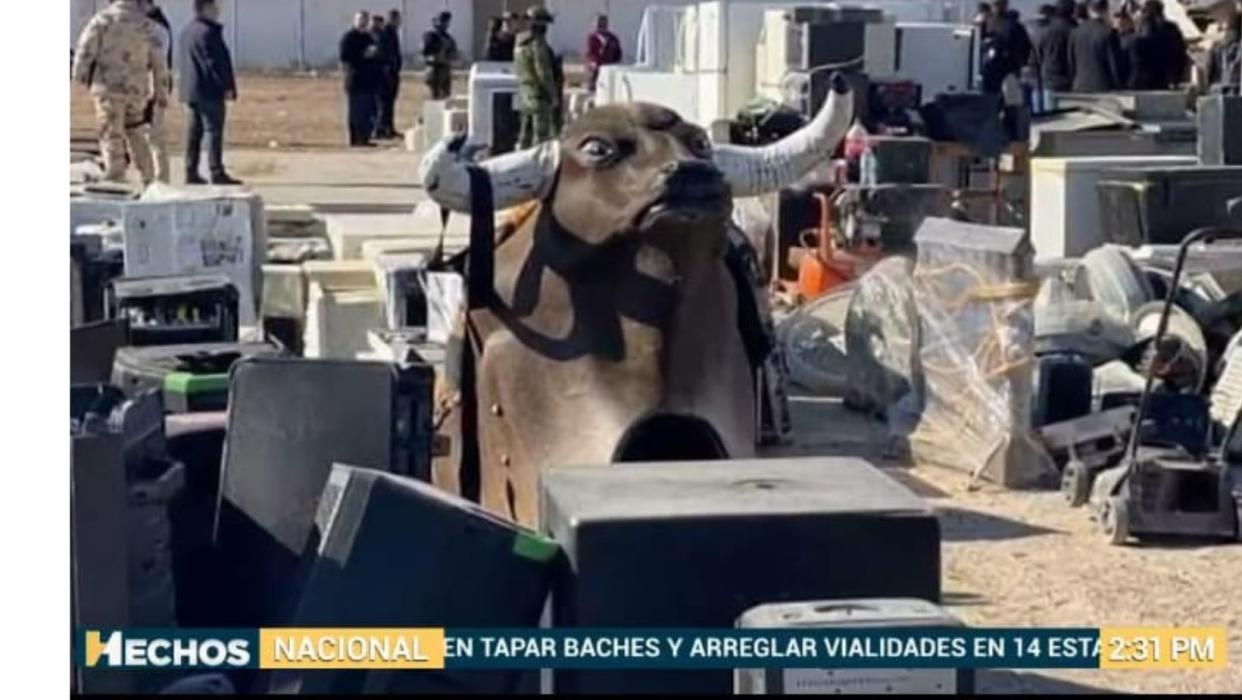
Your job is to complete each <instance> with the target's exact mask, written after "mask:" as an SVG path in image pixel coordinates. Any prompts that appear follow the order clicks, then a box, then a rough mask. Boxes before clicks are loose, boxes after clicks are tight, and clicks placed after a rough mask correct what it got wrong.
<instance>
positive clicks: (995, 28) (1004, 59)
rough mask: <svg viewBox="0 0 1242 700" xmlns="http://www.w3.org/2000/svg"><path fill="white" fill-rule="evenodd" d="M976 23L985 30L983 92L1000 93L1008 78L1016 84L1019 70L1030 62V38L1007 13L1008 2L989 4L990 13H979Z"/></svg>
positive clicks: (1024, 29) (1012, 14)
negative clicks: (979, 23)
mask: <svg viewBox="0 0 1242 700" xmlns="http://www.w3.org/2000/svg"><path fill="white" fill-rule="evenodd" d="M980 9H981V10H982V8H980ZM977 21H982V23H983V25H984V27H985V31H984V34H983V36H984V38H983V42H982V43H983V48H984V62H983V71H982V72H983V92H985V93H992V94H996V93H1001V92H1002V88H1003V86H1004V85H1005V83H1006V82H1007V81H1008V80H1009V78H1010V77H1012V78H1013V80H1014V81H1016V80H1017V77H1018V75H1019V73H1020V72H1021V70H1022V67H1023V66H1025V65H1026V64H1027V62H1028V61H1030V58H1031V38H1030V36H1029V35H1028V34H1027V33H1026V28H1025V27H1023V26H1022V23H1021V22H1019V21H1018V19H1017V16H1016V14H1015V13H1014V12H1012V11H1011V10H1010V9H1009V1H1008V0H993V2H992V6H991V8H990V10H989V11H988V12H986V13H984V12H982V11H981V12H980V20H977ZM1010 82H1012V81H1010ZM1011 92H1012V91H1011Z"/></svg>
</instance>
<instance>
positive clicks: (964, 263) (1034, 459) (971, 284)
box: [889, 219, 1055, 487]
mask: <svg viewBox="0 0 1242 700" xmlns="http://www.w3.org/2000/svg"><path fill="white" fill-rule="evenodd" d="M915 240H916V242H917V244H918V248H919V253H918V260H917V264H916V267H915V270H914V275H913V278H914V282H913V287H914V294H913V298H914V303H915V307H916V310H917V315H918V318H919V330H918V332H919V336H920V337H919V352H918V358H917V362H918V367H919V369H920V370H921V377H920V381H915V382H913V391H912V392H911V393H910V394H908V395H907V396H906V397H905V398H903V399H902V400H901V401H900V402H899V404H898V405H897V406H894V407H893V408H894V409H896V410H893V409H890V411H889V420H890V427H891V428H893V429H895V430H896V431H898V432H899V433H902V434H905V435H906V437H907V438H908V440H909V442H910V450H911V454H912V456H913V457H914V458H915V459H916V460H918V461H922V462H928V463H933V464H940V465H944V466H948V467H952V468H955V469H959V470H962V471H966V472H969V473H970V474H971V475H972V477H975V478H978V477H983V478H985V479H987V480H989V481H992V482H995V483H997V484H1001V485H1003V486H1007V487H1021V486H1031V485H1035V484H1038V483H1040V482H1041V481H1044V480H1045V479H1046V478H1047V477H1050V476H1052V475H1053V474H1055V472H1054V471H1053V465H1052V462H1051V460H1050V459H1049V458H1048V455H1047V454H1046V453H1045V452H1044V450H1043V448H1042V446H1041V445H1040V444H1039V443H1038V442H1037V439H1036V437H1035V435H1034V433H1033V432H1032V430H1031V394H1032V372H1033V369H1034V363H1033V362H1032V359H1033V347H1034V318H1033V313H1032V300H1033V299H1034V297H1035V294H1036V292H1037V291H1038V284H1037V281H1036V280H1035V277H1034V272H1033V268H1032V249H1031V246H1030V242H1029V240H1028V238H1027V236H1026V234H1025V233H1024V232H1023V231H1022V230H1021V229H1014V228H1002V227H994V226H980V225H975V224H966V223H960V222H956V221H950V220H948V219H928V220H927V221H926V222H924V224H923V225H922V227H921V228H920V229H919V232H918V235H917V236H916V238H915Z"/></svg>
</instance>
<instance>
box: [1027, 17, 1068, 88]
mask: <svg viewBox="0 0 1242 700" xmlns="http://www.w3.org/2000/svg"><path fill="white" fill-rule="evenodd" d="M1045 8H1046V14H1045V22H1044V23H1043V25H1042V26H1041V27H1040V29H1039V34H1038V36H1036V37H1035V40H1034V44H1035V48H1034V49H1033V50H1032V51H1031V65H1032V66H1033V67H1034V68H1035V69H1036V70H1037V75H1038V76H1039V81H1040V84H1041V86H1042V87H1043V89H1045V90H1055V91H1058V92H1062V91H1066V90H1069V89H1070V88H1071V87H1072V86H1073V84H1074V75H1073V73H1071V72H1070V59H1069V51H1070V35H1071V34H1072V33H1073V31H1074V18H1073V12H1074V3H1073V0H1070V2H1068V3H1061V4H1060V6H1053V5H1045V6H1044V7H1043V8H1041V11H1043V10H1045Z"/></svg>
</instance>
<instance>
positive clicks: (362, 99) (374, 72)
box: [340, 11, 381, 148]
mask: <svg viewBox="0 0 1242 700" xmlns="http://www.w3.org/2000/svg"><path fill="white" fill-rule="evenodd" d="M340 61H341V70H342V72H343V73H344V77H345V98H346V111H347V119H346V120H347V122H348V127H349V145H350V146H352V147H355V148H364V147H369V146H374V145H375V144H373V143H371V135H372V134H373V133H374V131H375V95H376V93H377V92H378V91H379V79H380V68H381V66H380V61H379V46H377V45H376V43H375V38H374V37H372V36H371V15H370V13H368V12H365V11H364V12H359V13H358V14H356V15H354V24H353V26H352V27H350V28H349V30H348V31H346V32H345V35H344V36H342V37H341V45H340Z"/></svg>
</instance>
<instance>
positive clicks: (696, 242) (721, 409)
mask: <svg viewBox="0 0 1242 700" xmlns="http://www.w3.org/2000/svg"><path fill="white" fill-rule="evenodd" d="M852 111H853V100H852V97H851V95H850V94H849V86H848V83H847V82H846V81H845V80H844V78H841V77H837V78H835V79H834V82H833V92H832V94H831V95H830V96H829V99H828V100H827V101H826V103H825V105H824V107H823V109H821V110H820V112H819V114H818V115H816V117H815V118H814V119H813V120H812V121H811V122H810V123H809V124H808V125H807V126H805V127H804V128H803V129H801V130H799V131H798V132H795V133H794V134H791V135H790V136H788V137H786V138H785V139H783V140H781V141H779V142H777V143H775V144H771V145H769V146H765V147H759V148H747V147H738V146H732V145H714V144H712V143H711V142H710V140H709V139H708V138H707V135H706V134H705V133H704V131H703V130H702V129H701V128H699V127H697V126H695V125H693V124H689V123H687V122H684V121H682V120H681V118H680V117H678V116H677V114H676V113H674V112H672V111H670V110H668V109H665V108H663V107H658V106H654V105H649V104H632V105H616V106H607V107H600V108H597V109H595V110H592V111H591V112H589V113H587V114H586V115H584V116H583V117H582V118H581V119H579V120H577V121H575V122H574V123H573V124H571V125H570V126H569V128H568V129H567V130H566V132H565V133H564V134H563V135H562V137H561V139H560V140H559V141H558V142H552V143H546V144H543V145H540V146H538V147H536V148H533V149H529V150H526V151H521V152H518V153H512V154H508V155H503V156H498V157H495V158H491V159H489V160H486V161H484V162H483V163H481V164H480V167H482V168H483V169H485V170H486V171H487V172H488V174H489V175H490V178H491V181H492V189H493V198H494V204H495V207H496V208H497V209H498V210H499V209H504V208H508V207H512V206H515V205H518V204H521V203H524V202H528V201H531V200H538V206H537V208H536V213H534V214H532V215H530V216H528V217H527V218H526V219H525V220H524V221H523V222H522V223H521V224H520V225H518V226H517V229H516V230H515V231H514V232H513V233H512V234H511V235H510V236H508V237H507V238H506V239H505V240H504V242H503V243H501V244H500V245H499V246H498V247H497V248H496V260H495V291H496V295H495V296H496V298H495V301H494V303H493V304H491V305H490V306H489V308H485V309H479V310H476V311H473V312H470V320H471V323H472V326H471V327H472V328H473V329H474V332H473V333H472V334H470V337H471V338H472V341H471V342H472V346H477V353H478V360H477V373H476V375H477V378H476V380H475V382H476V384H475V387H474V388H473V391H474V393H473V394H472V395H473V396H475V397H477V410H476V411H473V412H472V414H474V418H472V421H473V422H475V423H476V424H477V426H478V444H479V454H480V462H481V465H480V470H481V474H480V475H479V479H480V484H479V494H480V500H481V501H482V503H483V504H484V506H486V507H487V508H489V509H490V510H493V511H495V512H497V513H498V514H501V515H505V516H507V517H511V518H513V519H515V520H518V521H520V522H523V523H525V524H533V523H534V520H535V518H536V511H537V503H538V494H537V484H538V471H539V469H541V468H543V467H546V466H570V465H582V464H601V463H607V462H613V461H630V460H634V459H644V460H647V459H660V458H664V459H671V458H676V459H693V458H707V457H708V456H718V457H724V456H727V457H744V456H747V455H749V454H750V453H751V452H752V451H753V449H754V425H755V420H754V406H755V400H754V394H753V386H752V381H753V372H752V367H751V358H750V357H748V355H747V351H746V348H745V347H744V343H743V340H742V334H741V332H740V331H739V327H738V318H739V312H738V308H739V297H738V294H739V291H738V289H739V287H738V285H737V283H736V279H735V278H734V277H733V275H732V274H731V272H730V270H729V269H728V267H727V266H726V264H725V262H724V255H723V253H724V250H725V247H726V240H727V234H726V231H727V226H728V218H729V214H730V211H731V207H732V197H735V196H754V195H757V194H761V193H765V192H769V191H772V190H776V189H779V188H781V187H784V186H787V185H790V184H792V183H793V182H795V181H796V180H797V179H799V178H801V177H802V176H803V175H804V174H806V173H807V172H808V171H809V170H811V169H812V168H813V167H814V166H815V165H817V164H819V163H822V162H824V161H826V160H827V159H828V158H829V157H830V156H831V154H832V151H833V150H834V149H835V148H836V146H837V143H838V142H839V141H840V139H841V138H842V136H843V135H844V133H845V130H846V129H847V128H848V126H849V124H850V121H851V119H852V116H853V114H852ZM469 151H470V149H469V148H468V147H466V146H465V145H464V144H463V143H462V142H461V141H460V140H457V141H454V142H450V141H446V142H442V143H440V144H438V145H437V146H435V147H434V148H433V149H432V150H431V151H429V152H428V154H427V155H426V157H425V158H424V160H423V163H422V176H423V183H424V187H425V188H426V191H427V193H428V194H429V195H430V196H431V198H432V199H433V200H434V201H436V202H437V203H439V204H440V205H441V206H442V207H445V208H447V209H451V210H454V211H459V212H469V211H470V208H471V207H470V200H471V197H470V179H469V174H468V172H467V170H466V167H467V164H468V162H469V160H468V159H469ZM442 397H443V398H450V399H451V396H448V397H444V396H443V393H442ZM444 405H451V406H452V405H455V404H453V402H452V401H448V402H446V403H445V404H444ZM445 425H446V427H447V432H449V434H450V435H453V434H454V432H456V430H455V429H454V423H453V421H452V420H451V419H449V420H446V421H445ZM458 427H459V426H458ZM653 436H654V437H653ZM461 437H462V436H461V435H460V434H457V435H455V436H454V439H453V443H454V445H455V446H457V445H459V444H460V443H461V440H460V438H461ZM665 443H677V444H676V445H672V444H665ZM709 453H710V454H709ZM453 468H454V467H443V466H442V465H440V464H438V465H437V470H436V483H437V485H440V486H442V487H444V488H447V489H448V490H457V491H461V490H463V488H462V486H463V484H462V483H461V482H460V481H459V480H458V477H459V476H460V474H459V473H455V472H453V471H452V469H453Z"/></svg>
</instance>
